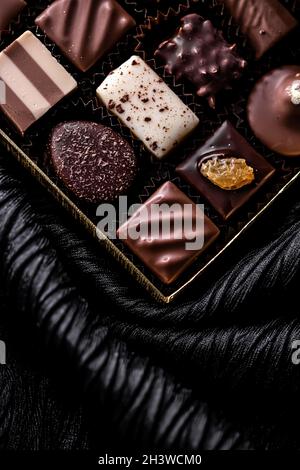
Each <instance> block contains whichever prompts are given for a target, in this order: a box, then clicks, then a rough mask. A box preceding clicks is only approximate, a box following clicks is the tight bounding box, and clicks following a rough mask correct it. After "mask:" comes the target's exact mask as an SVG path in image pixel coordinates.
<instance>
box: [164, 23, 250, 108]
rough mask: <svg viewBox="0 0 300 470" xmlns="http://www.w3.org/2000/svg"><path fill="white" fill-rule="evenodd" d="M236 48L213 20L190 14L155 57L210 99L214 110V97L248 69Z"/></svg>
mask: <svg viewBox="0 0 300 470" xmlns="http://www.w3.org/2000/svg"><path fill="white" fill-rule="evenodd" d="M234 49H235V45H232V46H231V45H229V44H228V43H227V42H226V41H225V40H224V38H223V35H222V33H221V32H220V31H218V30H216V29H215V28H214V26H213V24H212V23H211V21H209V20H206V21H205V20H204V19H203V18H202V17H201V16H199V15H197V14H191V15H187V16H185V17H183V18H182V19H181V27H180V28H179V29H178V31H177V32H176V34H175V35H174V36H173V37H172V38H171V39H169V40H167V41H165V42H163V43H162V44H161V45H160V46H159V47H158V49H157V51H156V52H155V55H156V56H157V57H160V58H161V59H162V60H163V61H164V63H165V69H166V71H167V72H168V73H171V74H173V75H175V77H176V79H180V78H181V77H184V78H186V79H187V80H189V81H190V82H192V83H193V84H194V85H195V86H196V88H197V94H198V95H199V96H204V97H207V98H208V99H209V102H210V105H211V106H212V107H214V106H215V95H216V94H217V93H218V92H219V91H220V90H222V89H224V88H231V84H232V82H233V81H234V80H237V79H239V78H240V77H241V75H242V72H243V70H244V68H245V67H246V61H245V60H242V59H240V58H239V57H238V55H237V54H236V53H235V50H234Z"/></svg>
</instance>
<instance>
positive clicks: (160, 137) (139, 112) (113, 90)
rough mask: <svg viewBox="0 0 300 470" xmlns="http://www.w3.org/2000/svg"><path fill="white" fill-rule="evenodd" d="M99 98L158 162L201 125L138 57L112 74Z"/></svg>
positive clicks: (103, 85) (103, 86) (99, 90)
mask: <svg viewBox="0 0 300 470" xmlns="http://www.w3.org/2000/svg"><path fill="white" fill-rule="evenodd" d="M97 96H98V98H99V99H100V100H101V101H102V102H103V103H104V104H105V106H106V107H107V108H108V109H109V110H110V111H112V112H113V113H114V114H115V115H116V116H118V118H119V119H120V120H121V121H122V122H123V123H124V124H125V125H126V126H128V127H129V128H130V129H131V131H132V132H133V134H135V135H136V137H137V138H138V139H140V140H141V141H142V142H143V143H144V144H145V146H146V147H147V148H148V149H149V150H150V152H152V153H153V154H154V155H155V156H156V157H158V158H162V157H164V156H165V155H167V154H168V153H169V152H171V151H172V150H173V149H174V148H175V147H176V146H177V145H178V144H179V143H180V142H181V141H182V140H183V139H184V138H185V137H186V136H187V135H188V134H190V133H191V132H192V131H193V130H194V129H195V128H196V126H197V125H198V124H199V119H198V118H197V116H196V115H195V114H194V113H193V112H192V111H191V109H190V108H188V107H187V106H186V105H185V104H184V103H183V102H182V101H181V99H180V98H179V97H178V96H177V95H176V94H175V93H174V92H173V91H172V90H171V89H170V88H169V87H168V85H167V84H166V83H165V82H164V81H163V80H162V79H161V78H160V77H159V76H158V75H157V74H156V73H155V72H154V70H152V69H151V68H150V67H149V66H148V65H147V64H146V63H145V62H144V61H143V60H142V59H141V58H140V57H138V56H132V57H131V58H130V59H129V60H127V61H126V62H124V63H123V64H122V65H121V66H120V67H119V68H117V69H116V70H114V71H113V72H112V73H111V74H109V75H108V76H107V77H106V79H105V80H104V82H103V83H102V84H101V85H100V86H99V88H98V89H97Z"/></svg>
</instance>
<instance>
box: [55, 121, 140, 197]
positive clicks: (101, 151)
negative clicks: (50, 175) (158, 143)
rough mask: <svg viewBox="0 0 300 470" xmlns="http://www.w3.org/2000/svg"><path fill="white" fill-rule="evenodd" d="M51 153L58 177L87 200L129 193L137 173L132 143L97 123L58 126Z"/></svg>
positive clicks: (74, 122)
mask: <svg viewBox="0 0 300 470" xmlns="http://www.w3.org/2000/svg"><path fill="white" fill-rule="evenodd" d="M50 152H51V159H52V163H53V167H54V169H55V171H56V173H57V175H58V177H59V178H60V179H61V180H62V181H63V183H64V184H65V185H66V187H67V188H68V189H69V190H70V191H72V192H73V193H74V194H75V195H76V196H77V197H78V198H80V199H82V200H84V201H86V202H90V203H99V202H103V201H104V202H108V201H113V200H114V199H116V198H117V197H118V196H120V195H121V194H124V193H126V191H127V190H128V189H129V187H130V186H131V184H132V183H133V180H134V178H135V176H136V172H137V161H136V158H135V155H134V152H133V149H132V148H131V146H130V145H129V144H128V142H126V140H124V139H123V138H122V137H121V136H120V135H119V134H117V133H116V132H114V131H113V130H112V129H110V128H109V127H105V126H102V125H101V124H97V123H95V122H89V121H69V122H63V123H61V124H59V125H57V126H56V127H55V128H54V129H53V131H52V135H51V139H50Z"/></svg>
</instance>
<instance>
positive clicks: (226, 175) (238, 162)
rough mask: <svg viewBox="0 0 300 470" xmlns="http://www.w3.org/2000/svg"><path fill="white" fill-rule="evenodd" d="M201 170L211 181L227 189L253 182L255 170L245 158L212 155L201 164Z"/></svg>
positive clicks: (230, 189)
mask: <svg viewBox="0 0 300 470" xmlns="http://www.w3.org/2000/svg"><path fill="white" fill-rule="evenodd" d="M200 172H201V174H202V175H203V176H205V177H206V178H207V179H208V180H209V181H211V182H212V183H213V184H215V185H216V186H218V187H219V188H221V189H225V190H226V191H233V190H235V189H240V188H243V187H244V186H246V185H248V184H251V183H252V182H253V181H254V179H255V176H254V170H253V168H252V167H251V166H249V165H247V162H246V160H245V159H243V158H234V157H231V158H219V157H217V156H216V157H212V158H210V159H209V160H206V161H205V162H202V163H201V165H200Z"/></svg>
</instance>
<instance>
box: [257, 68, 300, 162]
mask: <svg viewBox="0 0 300 470" xmlns="http://www.w3.org/2000/svg"><path fill="white" fill-rule="evenodd" d="M248 119H249V123H250V126H251V128H252V130H253V132H254V133H255V135H256V136H257V137H258V138H259V139H260V140H261V141H262V142H263V143H264V144H265V145H266V146H267V147H268V148H270V149H271V150H273V151H274V152H277V153H280V154H282V155H285V156H289V157H295V156H300V132H299V129H300V66H296V65H290V66H284V67H281V68H279V69H276V70H273V71H272V72H270V73H268V74H267V75H265V76H264V77H263V78H262V79H261V80H260V81H259V82H258V83H257V84H256V86H255V88H254V90H253V91H252V93H251V95H250V98H249V102H248Z"/></svg>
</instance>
